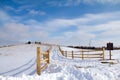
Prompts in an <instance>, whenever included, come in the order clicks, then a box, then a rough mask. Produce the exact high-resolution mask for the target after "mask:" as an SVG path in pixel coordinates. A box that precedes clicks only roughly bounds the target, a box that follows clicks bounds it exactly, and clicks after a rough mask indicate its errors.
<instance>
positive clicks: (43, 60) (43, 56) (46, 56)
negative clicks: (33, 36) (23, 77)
mask: <svg viewBox="0 0 120 80" xmlns="http://www.w3.org/2000/svg"><path fill="white" fill-rule="evenodd" d="M51 49H52V47H50V48H49V49H48V50H47V51H45V52H42V50H41V48H40V47H37V74H38V75H41V72H42V71H43V70H44V69H45V68H46V67H47V66H48V64H49V63H50V51H51Z"/></svg>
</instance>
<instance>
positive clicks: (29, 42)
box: [26, 41, 41, 44]
mask: <svg viewBox="0 0 120 80" xmlns="http://www.w3.org/2000/svg"><path fill="white" fill-rule="evenodd" d="M32 43H33V44H41V42H37V41H35V42H31V41H28V42H27V43H26V44H32Z"/></svg>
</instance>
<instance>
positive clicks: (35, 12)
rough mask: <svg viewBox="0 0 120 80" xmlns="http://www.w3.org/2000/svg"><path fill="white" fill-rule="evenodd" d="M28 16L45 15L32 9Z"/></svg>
mask: <svg viewBox="0 0 120 80" xmlns="http://www.w3.org/2000/svg"><path fill="white" fill-rule="evenodd" d="M29 14H32V15H46V13H45V12H43V11H37V10H33V9H32V10H30V11H29Z"/></svg>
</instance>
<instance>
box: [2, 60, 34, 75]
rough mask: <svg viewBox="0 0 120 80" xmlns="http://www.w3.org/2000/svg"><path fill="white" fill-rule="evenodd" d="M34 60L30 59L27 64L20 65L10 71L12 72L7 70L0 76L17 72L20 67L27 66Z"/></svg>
mask: <svg viewBox="0 0 120 80" xmlns="http://www.w3.org/2000/svg"><path fill="white" fill-rule="evenodd" d="M33 59H34V58H32V59H31V60H30V61H28V62H27V63H25V64H23V65H21V66H20V67H17V68H15V69H12V70H9V71H6V72H2V73H0V75H3V74H7V73H10V72H14V71H17V70H18V69H21V68H22V67H24V66H26V65H28V64H29V63H30V62H31V61H32V60H33Z"/></svg>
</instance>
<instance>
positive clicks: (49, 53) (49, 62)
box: [47, 50, 50, 64]
mask: <svg viewBox="0 0 120 80" xmlns="http://www.w3.org/2000/svg"><path fill="white" fill-rule="evenodd" d="M47 53H48V55H47V56H48V57H47V58H48V61H47V63H48V64H49V63H50V51H49V50H48V51H47Z"/></svg>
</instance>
